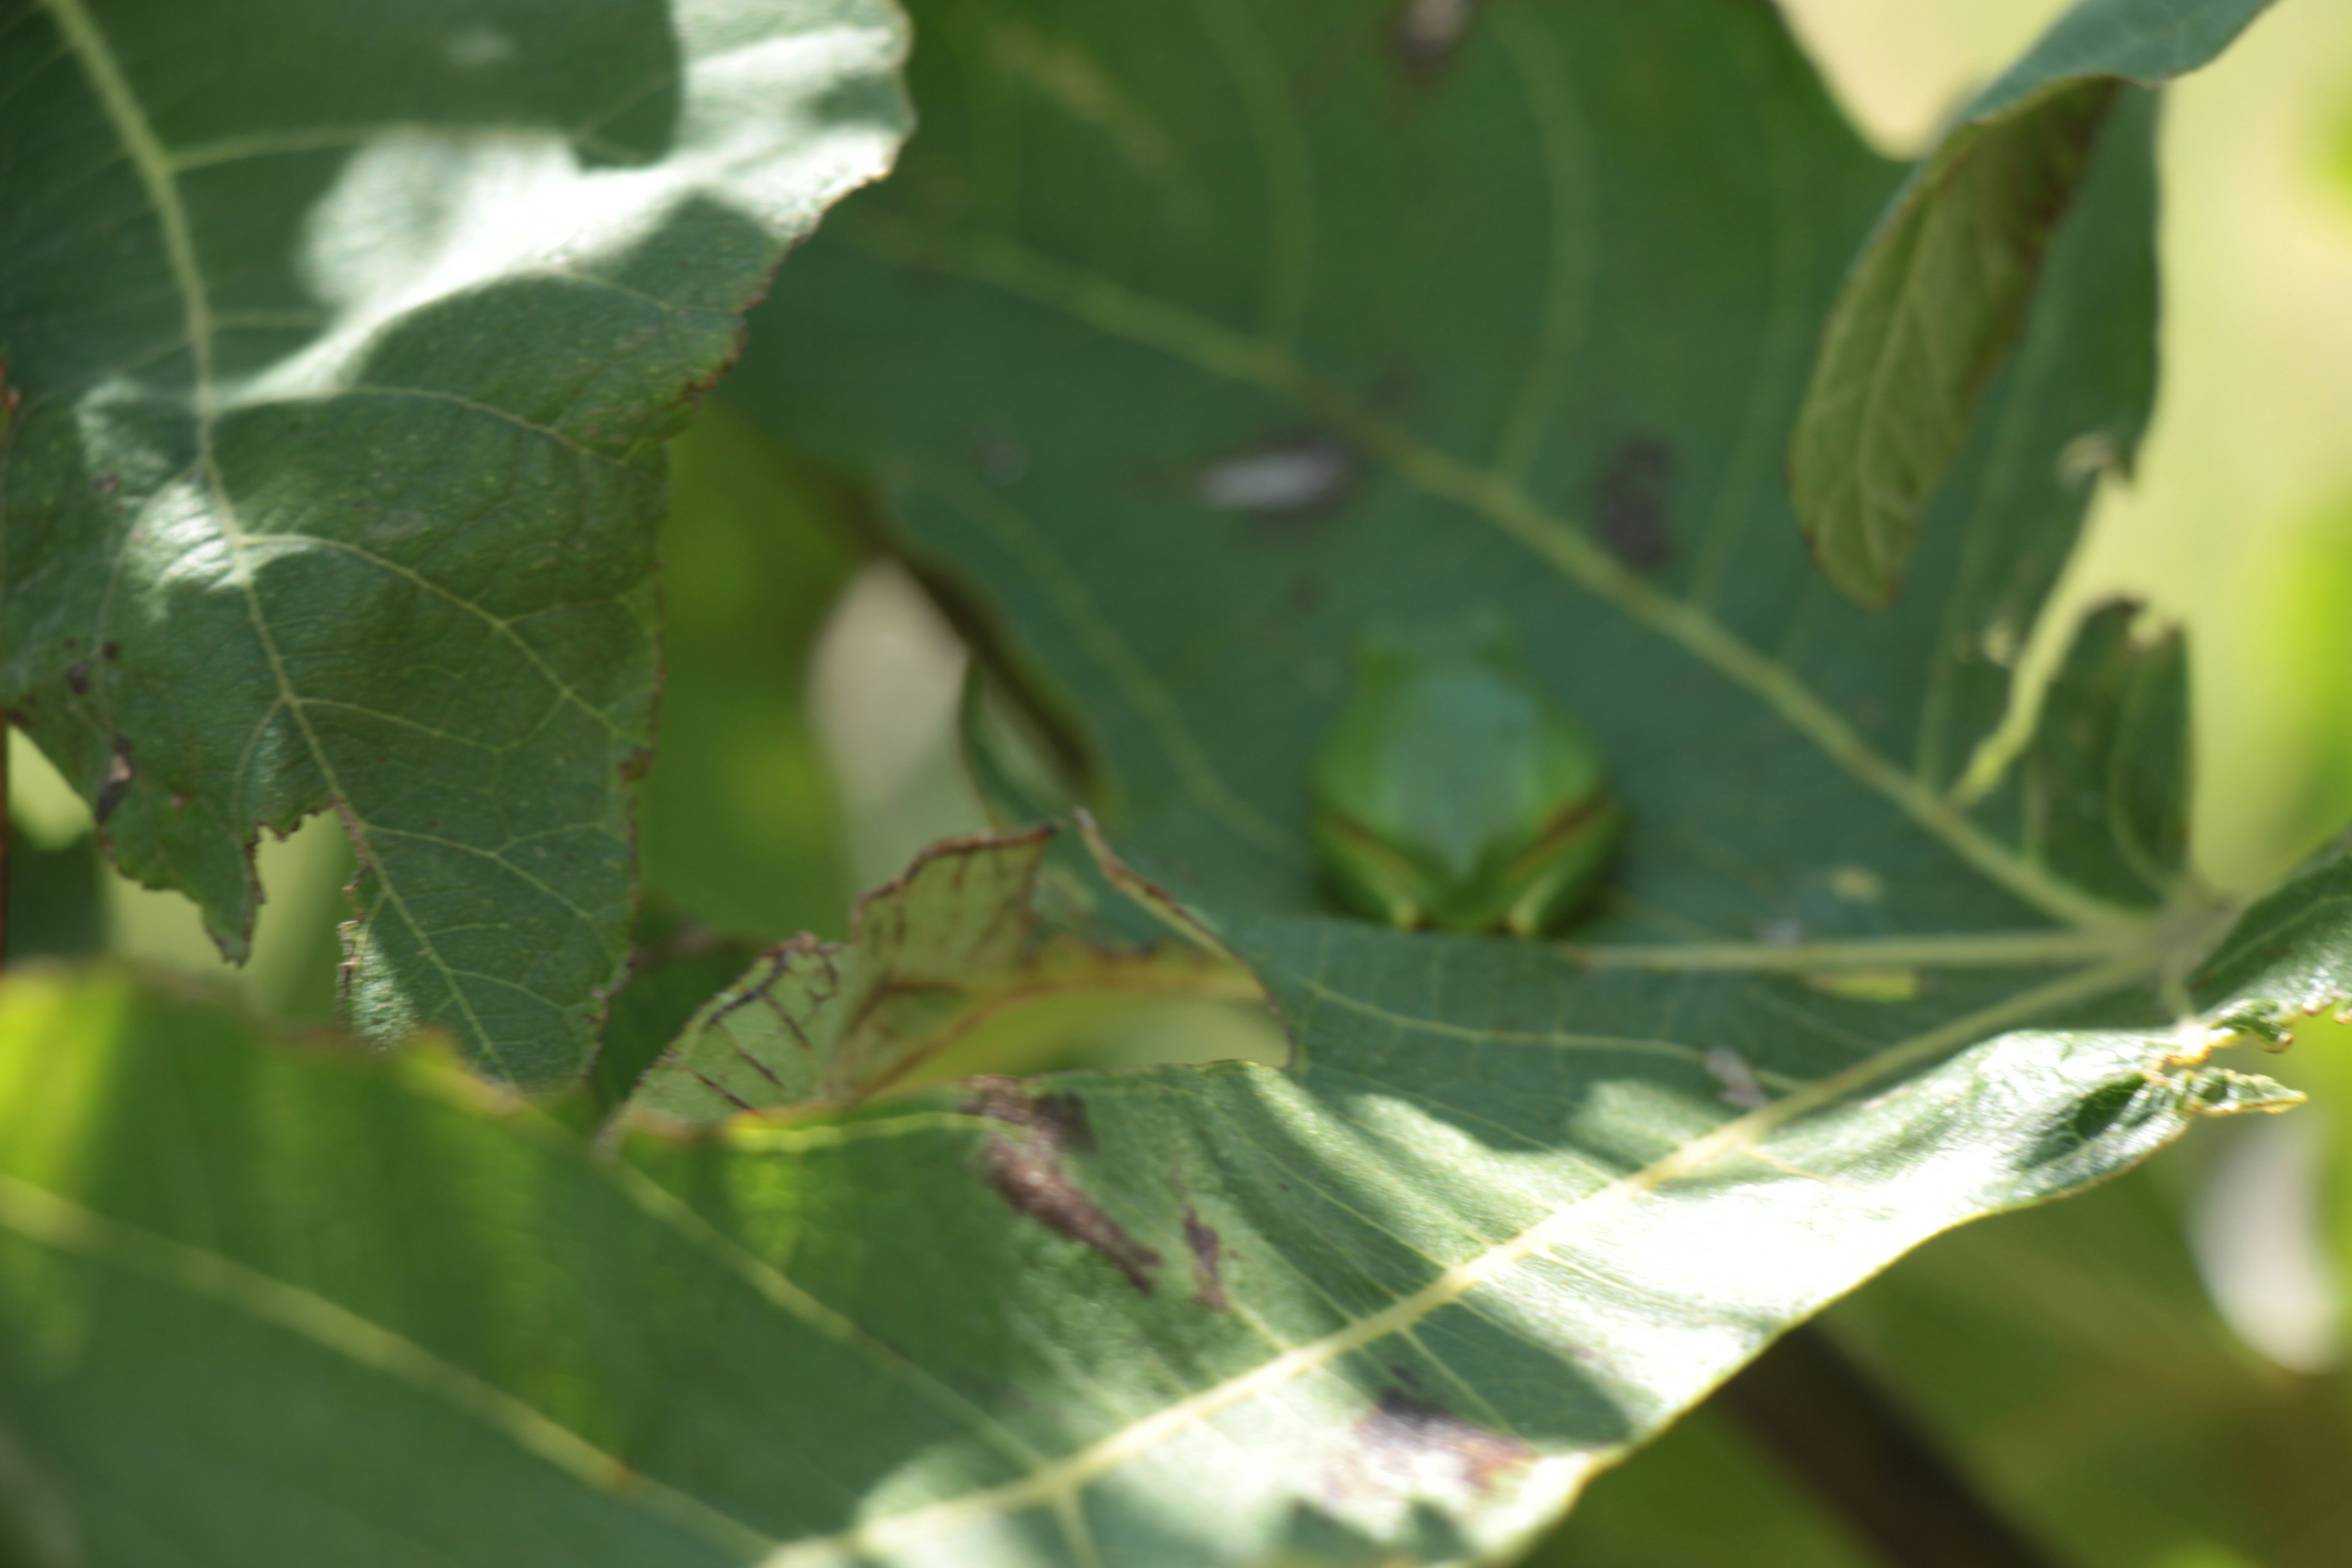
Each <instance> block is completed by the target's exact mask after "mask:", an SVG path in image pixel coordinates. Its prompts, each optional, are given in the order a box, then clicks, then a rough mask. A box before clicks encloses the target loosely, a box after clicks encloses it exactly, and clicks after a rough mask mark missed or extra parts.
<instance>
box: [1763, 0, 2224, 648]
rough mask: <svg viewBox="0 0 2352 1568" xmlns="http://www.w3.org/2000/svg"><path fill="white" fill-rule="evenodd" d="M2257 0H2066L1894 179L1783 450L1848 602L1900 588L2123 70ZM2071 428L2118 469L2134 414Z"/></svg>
mask: <svg viewBox="0 0 2352 1568" xmlns="http://www.w3.org/2000/svg"><path fill="white" fill-rule="evenodd" d="M2270 3H2271V0H2077V3H2076V4H2075V5H2074V8H2073V9H2071V10H2069V11H2068V12H2067V13H2066V14H2065V15H2064V16H2061V17H2060V18H2059V19H2058V21H2057V23H2056V25H2055V26H2053V27H2052V28H2051V29H2050V31H2049V32H2048V33H2047V34H2046V35H2045V36H2044V37H2042V39H2041V41H2040V42H2038V43H2037V44H2035V45H2034V47H2032V49H2031V50H2029V51H2028V52H2027V53H2026V55H2025V57H2024V58H2022V59H2021V60H2019V61H2018V62H2017V64H2016V65H2015V66H2013V67H2011V68H2010V69H2009V70H2008V71H2007V72H2005V73H2004V74H2003V75H2002V76H2001V77H2000V79H1999V80H1997V81H1995V82H1994V83H1993V84H1992V85H1991V86H1990V87H1988V88H1986V89H1984V91H1983V92H1981V93H1980V94H1979V95H1978V96H1977V98H1976V100H1974V101H1973V102H1971V103H1970V104H1969V106H1968V107H1967V109H1965V110H1962V111H1961V113H1960V115H1959V117H1958V119H1957V120H1956V121H1954V123H1953V124H1952V126H1951V127H1950V128H1949V129H1948V131H1946V132H1945V133H1944V135H1943V137H1942V138H1941V139H1940V140H1939V141H1938V142H1937V144H1936V146H1935V147H1934V148H1933V149H1932V150H1931V151H1930V152H1929V153H1927V156H1926V157H1925V158H1923V159H1922V160H1920V163H1919V165H1918V167H1917V168H1916V169H1915V170H1913V171H1912V174H1911V177H1910V178H1909V179H1908V180H1907V181H1906V182H1905V184H1904V186H1903V188H1902V190H1901V191H1899V192H1897V193H1896V194H1895V198H1894V200H1893V201H1892V202H1891V203H1890V204H1889V205H1888V207H1887V211H1886V216H1885V217H1884V218H1883V219H1882V220H1881V221H1880V224H1879V227H1878V231H1877V232H1876V233H1875V234H1874V235H1873V236H1872V237H1871V240H1870V243H1869V245H1868V246H1867V247H1865V248H1864V250H1863V252H1862V255H1861V256H1860V258H1858V259H1857V260H1856V262H1855V264H1854V268H1853V276H1851V277H1850V278H1848V279H1846V283H1845V288H1844V289H1843V292H1842V293H1841V294H1840V296H1839V299H1838V303H1837V308H1836V309H1835V310H1833V311H1832V313H1831V315H1830V319H1829V324H1828V328H1827V331H1826V333H1825V335H1824V337H1823V339H1822V350H1821V357H1820V359H1819V360H1818V361H1817V362H1816V363H1815V364H1814V366H1813V376H1812V384H1811V387H1810V388H1809V389H1808V390H1807V393H1806V396H1805V405H1804V409H1803V412H1802V413H1801V416H1799V418H1798V421H1797V427H1796V432H1795V435H1794V437H1793V439H1792V441H1791V444H1790V449H1789V477H1790V490H1791V493H1792V495H1793V498H1794V500H1795V504H1796V510H1797V521H1798V522H1799V524H1800V526H1801V527H1802V529H1803V530H1804V533H1805V538H1806V540H1807V542H1809V543H1810V544H1811V547H1812V551H1813V556H1814V559H1815V560H1816V561H1818V562H1819V563H1821V568H1822V572H1824V573H1825V574H1827V575H1828V576H1829V579H1830V581H1832V583H1834V584H1837V586H1838V588H1839V589H1840V591H1841V592H1843V593H1844V594H1845V595H1847V596H1848V597H1850V598H1852V599H1853V601H1854V602H1855V603H1857V604H1861V605H1874V606H1883V605H1886V604H1888V603H1889V602H1891V601H1892V600H1893V598H1894V597H1895V587H1896V584H1897V582H1898V580H1899V579H1900V578H1901V576H1902V574H1903V570H1904V567H1905V564H1906V563H1907V562H1908V561H1909V560H1910V559H1911V554H1912V552H1913V550H1914V549H1915V548H1916V541H1917V534H1918V531H1919V524H1920V518H1921V514H1922V513H1923V512H1924V511H1925V510H1927V501H1928V498H1929V497H1930V496H1932V495H1933V494H1934V493H1935V491H1936V487H1937V484H1938V483H1939V482H1940V481H1941V480H1942V479H1943V478H1944V475H1945V473H1946V471H1947V470H1948V469H1949V468H1950V467H1951V464H1952V461H1953V459H1954V458H1956V457H1957V456H1958V454H1959V451H1960V448H1961V445H1962V443H1963V441H1964V440H1965V439H1966V437H1967V435H1968V430H1969V421H1970V419H1971V417H1972V416H1974V415H1975V414H1976V412H1977V406H1978V403H1979V399H1980V398H1981V397H1982V395H1983V394H1984V390H1985V386H1986V384H1987V383H1988V382H1989V381H1990V379H1991V376H1992V373H1993V370H1994V369H1995V367H1996V366H1998V365H1999V364H2000V362H2001V358H2002V356H2003V355H2005V354H2006V353H2009V351H2010V349H2011V346H2012V345H2013V344H2014V343H2015V342H2016V340H2017V333H2018V329H2019V326H2020V324H2021V322H2022V321H2024V319H2025V311H2026V306H2027V303H2028V301H2029V300H2030V299H2031V297H2032V292H2033V288H2034V283H2035V279H2036V277H2037V275H2038V274H2039V272H2040V270H2041V268H2042V258H2043V253H2044V251H2045V249H2046V247H2047V246H2048V244H2049V242H2050V237H2051V234H2052V233H2053V230H2054V229H2055V227H2056V226H2057V222H2058V220H2059V219H2060V217H2062V216H2063V215H2064V213H2065V211H2066V209H2067V207H2068V205H2069V204H2071V203H2072V202H2073V201H2074V195H2075V192H2076V191H2077V190H2078V189H2079V188H2080V186H2081V184H2082V182H2083V178H2084V173H2085V171H2086V170H2087V169H2088V168H2089V166H2090V163H2091V154H2092V148H2093V146H2094V144H2095V142H2097V140H2098V139H2099V137H2100V135H2101V132H2102V130H2103V128H2104V127H2105V125H2106V124H2107V122H2108V121H2109V120H2110V119H2111V118H2112V117H2113V111H2114V110H2115V108H2116V104H2117V103H2118V101H2119V99H2120V98H2121V97H2122V96H2123V95H2125V94H2126V93H2127V92H2128V91H2129V89H2126V88H2125V87H2124V86H2123V85H2122V84H2124V83H2126V82H2136V83H2138V84H2140V85H2141V86H2143V87H2154V86H2156V85H2157V84H2158V83H2160V82H2164V81H2168V80H2169V79H2172V78H2173V77H2176V76H2179V75H2180V74H2181V73H2183V72H2185V71H2190V70H2194V69H2196V68H2198V67H2200V66H2201V65H2204V64H2205V63H2206V62H2207V61H2209V60H2210V59H2211V58H2213V57H2214V56H2216V55H2218V54H2220V53H2221V50H2222V49H2223V48H2225V47H2228V45H2229V43H2230V41H2231V39H2232V38H2235V37H2237V36H2238V34H2239V33H2240V32H2242V31H2243V30H2244V29H2245V27H2246V26H2247V25H2248V24H2249V23H2251V22H2252V20H2253V19H2254V17H2255V16H2258V15H2260V14H2261V12H2262V11H2263V9H2264V8H2265V7H2266V6H2268V5H2270ZM2084 435H2086V436H2092V437H2096V440H2095V443H2094V444H2093V445H2089V446H2086V447H2084V448H2082V449H2081V451H2080V453H2079V454H2078V461H2080V462H2081V463H2082V464H2083V465H2084V467H2085V468H2090V469H2092V470H2096V469H2097V468H2103V467H2107V466H2120V467H2125V468H2128V467H2129V464H2130V458H2131V454H2132V452H2133V450H2134V449H2135V448H2136V447H2137V445H2138V440H2139V423H2138V422H2137V421H2135V422H2133V423H2131V424H2129V425H2128V426H2122V427H2116V428H2110V429H2106V430H2098V431H2084Z"/></svg>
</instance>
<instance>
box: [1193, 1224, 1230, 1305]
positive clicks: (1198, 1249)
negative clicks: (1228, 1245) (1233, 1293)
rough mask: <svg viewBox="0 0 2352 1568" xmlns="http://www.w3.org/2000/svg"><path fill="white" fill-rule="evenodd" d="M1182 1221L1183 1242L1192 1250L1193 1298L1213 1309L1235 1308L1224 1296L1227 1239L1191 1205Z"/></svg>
mask: <svg viewBox="0 0 2352 1568" xmlns="http://www.w3.org/2000/svg"><path fill="white" fill-rule="evenodd" d="M1183 1220H1184V1245H1185V1246H1187V1247H1191V1248H1192V1300H1195V1301H1198V1302H1200V1303H1201V1305H1202V1306H1203V1307H1206V1308H1208V1309H1209V1310H1211V1311H1213V1312H1230V1311H1232V1310H1233V1302H1232V1301H1231V1300H1229V1299H1228V1298H1227V1297H1226V1295H1225V1238H1224V1237H1222V1236H1219V1235H1218V1234H1217V1232H1216V1229H1215V1227H1213V1226H1211V1225H1210V1224H1209V1223H1208V1221H1206V1220H1204V1219H1202V1217H1201V1215H1200V1214H1199V1212H1198V1211H1196V1210H1195V1209H1194V1208H1193V1207H1192V1205H1190V1204H1187V1205H1184V1214H1183Z"/></svg>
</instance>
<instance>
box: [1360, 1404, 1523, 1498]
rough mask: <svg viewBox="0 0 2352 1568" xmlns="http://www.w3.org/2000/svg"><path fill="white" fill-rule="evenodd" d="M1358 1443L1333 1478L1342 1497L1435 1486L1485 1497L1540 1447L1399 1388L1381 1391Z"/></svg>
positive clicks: (1519, 1469)
mask: <svg viewBox="0 0 2352 1568" xmlns="http://www.w3.org/2000/svg"><path fill="white" fill-rule="evenodd" d="M1354 1436H1355V1438H1356V1446H1355V1447H1354V1448H1353V1449H1352V1450H1351V1451H1350V1452H1349V1454H1348V1455H1347V1457H1346V1458H1344V1459H1343V1460H1342V1461H1341V1464H1340V1466H1339V1469H1338V1471H1337V1472H1335V1473H1334V1475H1333V1477H1332V1480H1331V1485H1332V1488H1333V1489H1334V1490H1335V1491H1337V1492H1339V1493H1340V1494H1341V1495H1343V1496H1345V1495H1348V1494H1350V1493H1355V1492H1363V1491H1382V1492H1387V1491H1394V1490H1399V1489H1409V1490H1423V1491H1425V1490H1428V1489H1440V1490H1444V1491H1454V1492H1464V1491H1466V1492H1469V1493H1473V1494H1475V1495H1476V1496H1479V1497H1485V1496H1486V1495H1487V1494H1488V1493H1490V1492H1492V1491H1493V1490H1494V1489H1495V1488H1496V1484H1497V1483H1499V1482H1501V1481H1503V1480H1505V1479H1508V1478H1509V1477H1511V1476H1513V1475H1515V1474H1517V1472H1519V1471H1521V1470H1523V1469H1525V1468H1527V1467H1528V1465H1530V1464H1532V1463H1534V1461H1535V1458H1536V1451H1535V1450H1534V1449H1533V1448H1530V1447H1528V1446H1527V1445H1526V1444H1525V1443H1522V1442H1521V1441H1519V1439H1517V1437H1512V1436H1507V1435H1505V1434H1503V1433H1500V1432H1491V1431H1488V1430H1487V1429H1486V1427H1484V1426H1478V1425H1477V1424H1476V1423H1475V1422H1471V1421H1465V1420H1464V1419H1463V1418H1462V1417H1461V1416H1459V1415H1454V1413H1453V1412H1452V1411H1450V1410H1446V1409H1443V1408H1441V1407H1440V1406H1438V1405H1432V1404H1431V1403H1429V1401H1427V1400H1425V1399H1421V1398H1417V1397H1415V1396H1414V1395H1412V1394H1407V1393H1405V1392H1404V1391H1403V1390H1402V1389H1399V1388H1391V1389H1389V1390H1386V1391H1385V1392H1383V1393H1382V1394H1381V1398H1380V1403H1379V1404H1378V1405H1374V1406H1373V1407H1372V1409H1371V1410H1370V1412H1369V1413H1368V1414H1367V1415H1364V1416H1363V1417H1362V1418H1361V1419H1360V1420H1358V1421H1357V1423H1356V1425H1355V1427H1354Z"/></svg>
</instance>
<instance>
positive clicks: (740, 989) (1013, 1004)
mask: <svg viewBox="0 0 2352 1568" xmlns="http://www.w3.org/2000/svg"><path fill="white" fill-rule="evenodd" d="M1052 837H1053V830H1052V829H1051V828H1050V827H1042V828H1030V829H1027V830H1024V831H1021V832H1014V833H1008V834H1002V835H996V836H991V837H979V838H968V839H957V840H950V841H949V842H947V843H944V844H940V845H936V846H934V847H931V848H930V849H928V850H926V851H924V853H923V854H922V855H921V856H920V857H919V858H917V860H916V861H915V863H914V865H913V866H912V867H910V868H908V871H907V873H906V875H905V876H903V877H901V878H900V879H898V880H897V881H895V882H892V883H890V884H888V885H887V886H886V887H883V888H880V889H877V890H875V891H874V892H871V893H868V894H866V896H865V897H864V898H863V899H861V900H858V904H857V911H856V915H855V916H854V917H853V918H852V920H851V921H850V930H849V940H848V941H847V942H843V943H834V942H819V941H818V940H816V939H815V938H814V937H807V936H803V937H801V938H798V939H796V940H794V941H793V942H786V943H785V944H784V945H782V947H779V948H777V949H776V950H775V951H774V952H772V953H769V954H768V955H767V956H765V957H764V958H762V959H761V960H760V961H759V962H758V963H755V964H753V965H752V966H751V970H750V971H749V972H748V973H745V974H744V976H743V978H742V979H741V980H740V981H739V982H737V984H735V985H733V986H732V987H730V988H729V989H727V990H725V991H722V992H720V993H719V995H718V996H717V997H715V998H713V999H712V1000H711V1001H710V1002H709V1004H708V1005H706V1006H704V1007H703V1009H702V1010H701V1012H700V1013H699V1014H698V1015H697V1016H696V1017H695V1018H694V1019H693V1020H692V1021H691V1022H690V1023H688V1025H687V1026H686V1029H685V1031H684V1032H683V1033H682V1034H681V1035H680V1036H679V1037H678V1039H677V1043H676V1044H675V1045H673V1046H672V1047H670V1048H669V1049H668V1050H667V1052H666V1053H664V1055H663V1056H662V1058H661V1059H660V1060H659V1061H657V1062H656V1063H655V1064H654V1067H653V1068H652V1069H651V1070H650V1071H649V1072H647V1073H646V1077H645V1079H644V1081H643V1083H641V1084H640V1085H639V1087H638V1089H637V1091H636V1093H635V1095H634V1096H633V1097H632V1098H631V1100H630V1101H629V1105H628V1108H627V1116H628V1119H629V1120H630V1121H635V1122H641V1123H646V1124H652V1125H661V1124H677V1123H681V1122H682V1123H686V1124H689V1125H691V1124H694V1123H700V1122H709V1121H721V1120H724V1119H725V1118H727V1117H729V1116H731V1115H733V1114H734V1113H736V1112H738V1111H746V1110H758V1111H766V1112H772V1113H775V1114H777V1115H782V1116H786V1117H793V1116H808V1115H813V1114H815V1113H818V1112H820V1111H824V1110H837V1109H841V1108H844V1107H847V1106H851V1105H855V1104H856V1103H857V1102H858V1101H860V1100H865V1099H866V1098H867V1097H869V1096H871V1095H873V1094H875V1093H876V1092H877V1091H879V1090H881V1089H885V1088H887V1087H890V1086H892V1085H894V1084H903V1083H905V1082H906V1081H907V1080H908V1079H909V1077H910V1076H912V1075H917V1074H919V1073H921V1072H922V1071H923V1069H924V1068H926V1066H927V1064H931V1065H933V1067H934V1070H933V1071H932V1072H931V1073H929V1074H927V1075H925V1076H933V1077H935V1076H937V1073H936V1060H937V1058H940V1057H941V1056H942V1055H944V1054H945V1053H946V1052H948V1051H949V1050H950V1048H951V1047H956V1046H957V1045H959V1044H960V1043H964V1042H968V1041H969V1039H970V1037H971V1036H973V1035H974V1034H975V1033H977V1032H978V1031H980V1030H981V1029H983V1028H985V1027H987V1026H990V1025H991V1024H992V1023H994V1022H996V1021H997V1020H998V1019H999V1018H1000V1017H1001V1016H1003V1015H1005V1014H1006V1013H1009V1012H1013V1011H1017V1010H1019V1009H1022V1008H1024V1007H1030V1006H1034V1005H1039V1004H1041V1003H1045V1002H1049V1001H1053V1000H1055V999H1057V998H1062V997H1066V996H1072V995H1079V994H1088V993H1111V994H1119V995H1129V996H1131V995H1147V994H1170V995H1177V994H1185V995H1227V996H1238V997H1255V996H1256V995H1257V994H1258V991H1257V987H1256V986H1255V984H1254V983H1252V982H1251V981H1250V980H1249V978H1248V976H1247V975H1246V974H1244V973H1238V972H1237V971H1236V969H1235V966H1234V964H1232V963H1230V962H1229V961H1226V960H1224V959H1223V958H1222V957H1221V956H1212V955H1209V954H1206V953H1204V952H1202V951H1200V950H1198V949H1195V948H1192V947H1188V946H1183V945H1179V944H1162V945H1160V947H1157V948H1153V949H1148V950H1114V949H1108V948H1102V947H1097V946H1096V945H1095V944H1094V943H1092V942H1088V941H1085V940H1081V939H1080V938H1078V937H1077V936H1076V935H1075V934H1073V933H1071V932H1068V931H1055V932H1052V933H1045V932H1043V931H1041V930H1040V927H1039V922H1038V919H1037V915H1036V912H1035V910H1034V909H1033V907H1032V904H1033V900H1034V897H1035V894H1036V891H1037V880H1038V876H1039V872H1040V870H1041V868H1043V867H1044V865H1045V852H1046V846H1047V844H1048V842H1049V841H1050V840H1051V839H1052Z"/></svg>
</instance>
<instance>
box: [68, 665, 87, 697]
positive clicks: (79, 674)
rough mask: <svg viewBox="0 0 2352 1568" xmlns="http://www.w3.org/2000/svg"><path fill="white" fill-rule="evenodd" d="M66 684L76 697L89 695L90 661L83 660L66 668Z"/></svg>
mask: <svg viewBox="0 0 2352 1568" xmlns="http://www.w3.org/2000/svg"><path fill="white" fill-rule="evenodd" d="M66 684H67V685H68V686H70V687H72V688H73V694H74V695H75V696H76V697H87V696H89V660H88V659H86V658H85V659H81V660H79V661H77V662H75V663H73V664H69V665H68V666H66Z"/></svg>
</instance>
